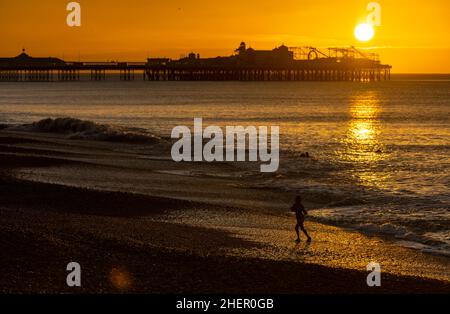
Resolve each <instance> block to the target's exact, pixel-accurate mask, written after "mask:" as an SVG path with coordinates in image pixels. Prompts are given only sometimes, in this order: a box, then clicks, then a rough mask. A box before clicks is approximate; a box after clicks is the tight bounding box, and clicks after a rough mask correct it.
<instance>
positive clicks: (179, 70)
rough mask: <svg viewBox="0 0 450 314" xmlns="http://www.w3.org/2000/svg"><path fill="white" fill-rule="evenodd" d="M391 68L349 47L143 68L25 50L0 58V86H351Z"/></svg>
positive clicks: (152, 61) (251, 52) (252, 53)
mask: <svg viewBox="0 0 450 314" xmlns="http://www.w3.org/2000/svg"><path fill="white" fill-rule="evenodd" d="M391 68H392V67H391V66H390V65H385V64H381V62H380V60H379V57H378V55H376V54H366V53H362V52H361V51H359V50H358V49H356V48H354V47H350V48H328V49H325V50H324V49H318V48H314V47H290V48H289V47H286V46H284V45H282V46H280V47H277V48H275V49H273V50H255V49H253V48H247V47H246V45H245V43H243V42H242V43H241V44H240V46H239V48H238V49H236V50H235V53H234V54H233V55H231V56H226V57H215V58H201V57H200V55H199V54H195V53H190V54H189V55H188V56H187V57H183V58H180V59H177V60H173V59H169V58H148V59H147V61H146V62H71V61H64V60H62V59H58V58H35V57H31V56H29V55H28V54H26V53H25V50H23V51H22V53H21V54H20V55H18V56H16V57H13V58H0V81H7V82H51V81H79V80H81V79H82V77H83V76H82V75H81V74H87V75H85V76H86V77H89V78H90V80H92V81H104V80H106V79H107V73H119V78H120V80H123V81H132V80H135V79H136V78H138V77H141V78H142V79H143V80H146V81H353V82H374V81H383V80H390V71H391Z"/></svg>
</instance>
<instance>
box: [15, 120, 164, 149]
mask: <svg viewBox="0 0 450 314" xmlns="http://www.w3.org/2000/svg"><path fill="white" fill-rule="evenodd" d="M8 129H9V130H14V131H26V132H45V133H55V134H64V135H66V137H67V138H69V139H86V140H95V141H108V142H125V143H145V144H156V143H159V142H160V141H161V140H162V139H161V138H160V137H157V136H155V135H153V134H149V133H148V132H146V130H145V129H139V128H125V127H119V126H110V125H106V124H99V123H95V122H93V121H89V120H80V119H75V118H56V119H51V118H47V119H43V120H40V121H37V122H33V123H31V124H23V125H19V126H13V127H9V128H8Z"/></svg>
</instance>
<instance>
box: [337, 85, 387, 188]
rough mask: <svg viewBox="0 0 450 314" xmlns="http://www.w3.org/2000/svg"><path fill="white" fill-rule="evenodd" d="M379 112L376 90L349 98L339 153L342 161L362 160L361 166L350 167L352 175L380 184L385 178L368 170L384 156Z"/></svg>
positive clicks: (364, 182) (367, 182)
mask: <svg viewBox="0 0 450 314" xmlns="http://www.w3.org/2000/svg"><path fill="white" fill-rule="evenodd" d="M380 113H381V106H380V102H379V99H378V97H377V94H376V92H372V91H371V92H366V93H363V94H359V95H356V96H355V97H354V98H353V99H351V101H350V105H349V115H350V121H349V123H348V127H347V133H346V136H345V138H344V139H343V144H344V147H345V150H344V151H343V152H342V153H341V154H340V157H341V159H343V160H344V161H348V162H352V163H359V164H361V163H364V164H365V167H364V169H365V170H364V171H361V170H358V171H354V172H353V177H354V178H355V179H356V180H357V181H359V182H360V183H362V184H363V185H367V186H377V187H379V188H382V187H383V181H384V179H385V178H383V176H380V174H379V173H378V172H376V171H372V169H373V167H375V166H376V165H377V164H378V163H379V162H380V161H383V160H384V159H385V158H386V154H385V152H384V151H383V143H382V142H381V140H380V134H381V125H380V124H381V122H380ZM358 168H359V167H358ZM359 169H360V168H359Z"/></svg>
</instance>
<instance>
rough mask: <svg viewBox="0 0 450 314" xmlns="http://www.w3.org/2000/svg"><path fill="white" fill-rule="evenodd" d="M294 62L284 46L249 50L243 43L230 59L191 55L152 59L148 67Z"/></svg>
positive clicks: (259, 64)
mask: <svg viewBox="0 0 450 314" xmlns="http://www.w3.org/2000/svg"><path fill="white" fill-rule="evenodd" d="M293 62H294V53H293V52H292V51H290V50H289V48H288V47H286V46H284V45H282V46H280V47H277V48H275V49H273V50H255V49H253V48H247V46H246V44H245V42H242V43H241V44H240V45H239V47H238V48H237V49H236V50H235V54H234V55H232V56H228V57H215V58H200V54H195V53H194V52H191V53H189V55H188V56H187V57H185V58H180V59H179V60H171V59H159V58H152V59H148V60H147V65H162V64H164V65H167V64H171V65H182V66H209V67H223V66H233V67H234V66H287V65H292V63H293Z"/></svg>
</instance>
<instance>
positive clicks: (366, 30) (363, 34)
mask: <svg viewBox="0 0 450 314" xmlns="http://www.w3.org/2000/svg"><path fill="white" fill-rule="evenodd" d="M374 35H375V30H374V29H373V27H372V25H369V24H367V23H362V24H359V25H358V26H356V27H355V37H356V39H358V40H359V41H369V40H371V39H372V38H373V36H374Z"/></svg>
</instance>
